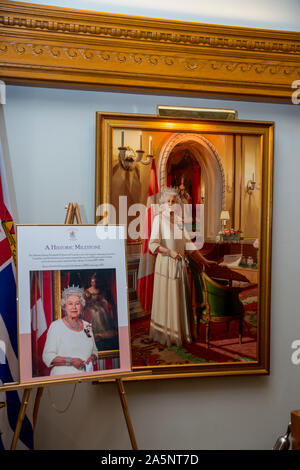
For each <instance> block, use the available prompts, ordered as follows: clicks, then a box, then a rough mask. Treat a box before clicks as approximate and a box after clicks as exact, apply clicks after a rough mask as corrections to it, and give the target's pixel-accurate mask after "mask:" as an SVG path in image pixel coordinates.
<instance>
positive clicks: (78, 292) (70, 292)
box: [61, 284, 84, 298]
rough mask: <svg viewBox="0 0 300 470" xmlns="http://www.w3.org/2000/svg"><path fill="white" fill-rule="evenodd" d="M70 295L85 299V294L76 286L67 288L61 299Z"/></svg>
mask: <svg viewBox="0 0 300 470" xmlns="http://www.w3.org/2000/svg"><path fill="white" fill-rule="evenodd" d="M68 295H77V296H78V297H83V296H84V292H83V290H82V289H81V288H80V287H79V286H74V284H73V286H69V287H66V288H65V289H64V290H63V291H62V294H61V297H62V298H65V297H67V296H68Z"/></svg>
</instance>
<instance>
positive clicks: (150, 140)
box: [149, 135, 152, 155]
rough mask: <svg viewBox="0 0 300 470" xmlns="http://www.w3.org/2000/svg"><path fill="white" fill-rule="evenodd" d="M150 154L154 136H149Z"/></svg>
mask: <svg viewBox="0 0 300 470" xmlns="http://www.w3.org/2000/svg"><path fill="white" fill-rule="evenodd" d="M149 155H152V136H151V135H150V137H149Z"/></svg>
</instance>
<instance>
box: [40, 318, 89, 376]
mask: <svg viewBox="0 0 300 470" xmlns="http://www.w3.org/2000/svg"><path fill="white" fill-rule="evenodd" d="M87 328H88V329H89V332H90V333H89V334H90V337H88V336H87V334H86V333H85V331H84V330H85V329H87ZM92 354H95V356H97V357H98V350H97V347H96V344H95V340H94V335H93V332H92V329H91V325H90V324H89V323H88V322H86V321H83V329H82V330H81V331H75V330H71V329H70V328H68V327H67V326H66V325H65V323H64V321H63V320H62V319H59V320H55V321H53V322H52V323H51V325H50V327H49V330H48V333H47V339H46V343H45V347H44V351H43V361H44V363H45V364H46V366H47V367H51V362H52V361H53V359H54V358H55V357H56V356H62V357H71V358H74V357H77V358H79V359H81V360H83V361H87V360H88V358H89V357H91V355H92ZM80 372H84V370H81V369H77V368H76V367H73V366H54V367H52V369H51V373H50V375H64V374H78V373H80Z"/></svg>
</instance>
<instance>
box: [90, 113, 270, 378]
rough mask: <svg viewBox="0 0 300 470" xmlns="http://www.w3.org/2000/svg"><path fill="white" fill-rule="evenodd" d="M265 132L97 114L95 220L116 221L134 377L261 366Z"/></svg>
mask: <svg viewBox="0 0 300 470" xmlns="http://www.w3.org/2000/svg"><path fill="white" fill-rule="evenodd" d="M273 131H274V124H273V123H272V122H258V121H255V122H254V121H243V120H238V119H233V120H216V119H213V120H210V119H206V120H205V119H186V118H185V119H183V118H179V117H178V118H170V117H159V116H156V115H132V114H115V113H105V114H103V113H97V114H96V170H95V175H96V185H95V223H97V224H99V225H105V224H109V223H119V224H123V225H125V226H126V229H125V233H126V234H127V240H126V244H127V270H128V292H129V309H130V329H131V354H132V366H133V370H135V371H139V372H142V371H143V370H145V371H148V372H149V371H151V375H145V376H139V377H138V380H141V379H144V380H150V379H161V378H176V377H193V376H208V375H210V376H211V375H235V374H247V375H249V374H268V373H269V348H270V329H269V326H270V286H271V284H270V276H271V225H272V172H273Z"/></svg>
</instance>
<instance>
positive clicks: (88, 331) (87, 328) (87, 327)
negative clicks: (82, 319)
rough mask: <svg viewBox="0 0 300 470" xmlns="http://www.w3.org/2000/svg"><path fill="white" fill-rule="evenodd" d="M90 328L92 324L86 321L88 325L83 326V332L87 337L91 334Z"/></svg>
mask: <svg viewBox="0 0 300 470" xmlns="http://www.w3.org/2000/svg"><path fill="white" fill-rule="evenodd" d="M91 329H92V325H91V324H90V323H88V325H87V326H86V327H85V328H84V330H83V331H84V332H85V334H86V335H87V337H88V338H91V337H92V335H91Z"/></svg>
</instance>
